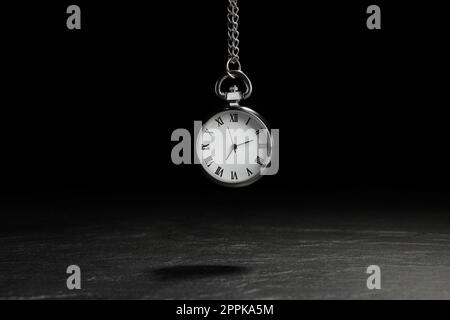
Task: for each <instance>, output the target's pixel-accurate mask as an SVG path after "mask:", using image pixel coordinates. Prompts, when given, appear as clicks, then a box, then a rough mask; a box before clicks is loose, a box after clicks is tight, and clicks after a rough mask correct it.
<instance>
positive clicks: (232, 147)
mask: <svg viewBox="0 0 450 320" xmlns="http://www.w3.org/2000/svg"><path fill="white" fill-rule="evenodd" d="M233 150H234V152H236V148H235V147H234V144H233V145H232V146H231V150H230V153H229V154H228V155H227V157H226V159H225V161H227V160H228V158H229V157H230V154H231V153H232V152H233Z"/></svg>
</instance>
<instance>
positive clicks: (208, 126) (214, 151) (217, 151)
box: [195, 0, 273, 187]
mask: <svg viewBox="0 0 450 320" xmlns="http://www.w3.org/2000/svg"><path fill="white" fill-rule="evenodd" d="M238 12H239V8H238V0H228V16H227V18H228V61H227V64H226V72H225V74H224V75H223V76H222V77H221V78H219V80H218V81H217V82H216V88H215V90H216V94H217V96H218V97H219V98H221V99H223V100H225V101H226V102H227V105H226V106H225V108H224V110H223V111H221V112H219V113H217V114H215V115H214V116H212V117H211V118H210V119H209V120H207V121H206V122H205V123H204V124H203V126H202V129H201V132H199V133H198V135H197V139H196V144H195V148H196V155H197V158H198V159H197V160H199V161H200V163H201V167H202V168H203V170H204V171H205V172H206V174H207V175H208V176H209V177H210V178H212V179H213V180H214V181H215V182H217V183H219V184H221V185H225V186H231V187H238V186H239V187H241V186H247V185H249V184H252V183H253V182H255V181H257V180H258V179H259V178H261V176H262V175H263V173H264V170H265V169H266V168H268V167H269V166H270V156H271V152H272V145H273V142H272V137H271V135H270V131H269V127H268V126H267V124H266V122H265V121H264V119H263V118H262V117H261V116H260V115H259V114H258V113H256V112H255V111H253V110H252V109H250V108H248V107H244V106H241V105H240V101H241V100H245V99H247V98H248V97H250V95H251V94H252V84H251V82H250V79H249V78H248V77H247V75H246V74H245V73H244V72H242V70H241V64H240V61H239V32H238V22H239V15H238ZM226 80H227V81H228V82H235V84H234V86H232V87H231V88H230V89H229V90H228V91H226V92H224V91H223V90H222V87H223V85H224V82H225V81H226ZM236 82H237V83H238V84H240V85H241V86H242V85H244V86H245V90H239V88H238V87H237V85H236Z"/></svg>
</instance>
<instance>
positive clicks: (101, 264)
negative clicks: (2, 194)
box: [0, 206, 450, 299]
mask: <svg viewBox="0 0 450 320" xmlns="http://www.w3.org/2000/svg"><path fill="white" fill-rule="evenodd" d="M30 210H31V209H30ZM77 210H82V211H83V214H82V215H81V216H80V215H78V214H77ZM89 210H91V211H89ZM389 210H391V209H383V210H381V211H377V210H375V209H373V207H372V209H367V208H360V209H358V208H356V209H355V208H352V209H351V210H350V209H349V210H346V209H345V208H339V209H337V208H333V206H330V207H328V208H320V209H318V208H315V207H301V208H300V207H298V208H294V207H293V208H290V209H289V208H284V209H279V210H277V209H276V208H272V209H271V210H269V211H267V212H261V211H259V212H250V211H249V212H240V213H234V214H227V212H212V211H211V210H210V209H207V208H204V209H198V210H196V211H195V212H194V211H191V212H190V213H183V211H182V209H180V210H179V211H177V210H176V209H175V210H171V211H170V212H169V211H168V210H166V209H165V208H164V206H141V207H139V208H136V207H134V208H131V207H126V206H124V207H122V208H120V207H119V208H117V207H116V208H115V209H108V208H99V207H91V208H82V209H76V208H75V209H70V210H63V211H64V214H61V215H58V218H55V215H57V214H58V213H57V212H54V213H53V214H54V215H53V216H52V215H50V216H49V217H48V220H45V219H40V220H39V223H36V221H32V219H31V220H30V221H28V224H27V223H24V221H23V219H22V218H21V217H20V215H19V216H17V217H16V219H9V220H8V221H9V222H7V223H6V224H5V223H4V224H3V227H2V228H1V233H0V243H1V245H0V298H1V299H54V298H55V299H58V298H62V299H65V298H75V299H84V298H88V299H90V298H100V299H115V298H119V299H121V298H126V299H353V298H354V299H372V298H377V299H378V298H379V299H407V298H414V299H416V298H417V299H428V298H438V299H449V298H450V228H449V226H450V223H449V221H450V219H449V215H448V212H447V211H445V210H443V211H442V210H437V211H436V210H434V211H430V212H428V211H427V210H426V209H423V210H421V212H420V213H417V212H415V210H414V209H407V210H403V211H401V212H400V211H398V210H395V209H392V210H394V211H395V212H394V211H389ZM416 211H417V210H416ZM91 213H92V214H91ZM55 220H56V222H55ZM73 264H75V265H78V266H80V268H81V275H82V289H81V290H74V291H69V290H68V289H67V288H66V279H67V277H68V275H67V274H66V268H67V267H68V266H69V265H73ZM369 265H379V266H380V268H381V272H382V280H381V281H382V283H381V285H382V289H381V290H368V289H367V287H366V280H367V277H368V275H367V274H366V268H367V267H368V266H369Z"/></svg>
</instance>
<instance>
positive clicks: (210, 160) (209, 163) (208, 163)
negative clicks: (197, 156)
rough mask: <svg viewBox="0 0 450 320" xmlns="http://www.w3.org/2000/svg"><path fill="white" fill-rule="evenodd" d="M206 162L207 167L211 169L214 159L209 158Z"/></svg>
mask: <svg viewBox="0 0 450 320" xmlns="http://www.w3.org/2000/svg"><path fill="white" fill-rule="evenodd" d="M204 161H205V164H206V166H207V167H208V168H209V167H210V166H211V165H212V164H213V162H214V159H213V158H212V157H211V156H209V157H208V158H206V159H205V160H204Z"/></svg>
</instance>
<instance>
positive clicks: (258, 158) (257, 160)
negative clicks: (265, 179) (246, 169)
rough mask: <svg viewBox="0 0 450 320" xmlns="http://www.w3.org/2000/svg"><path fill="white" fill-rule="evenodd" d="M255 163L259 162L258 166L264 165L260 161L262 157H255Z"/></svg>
mask: <svg viewBox="0 0 450 320" xmlns="http://www.w3.org/2000/svg"><path fill="white" fill-rule="evenodd" d="M256 163H257V164H259V165H260V166H263V165H264V163H263V162H262V159H261V158H260V157H259V156H258V157H256Z"/></svg>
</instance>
